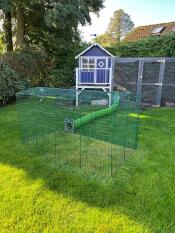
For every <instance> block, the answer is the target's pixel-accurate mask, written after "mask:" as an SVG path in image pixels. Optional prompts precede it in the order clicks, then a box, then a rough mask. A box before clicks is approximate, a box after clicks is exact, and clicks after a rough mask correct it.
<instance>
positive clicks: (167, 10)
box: [80, 0, 175, 41]
mask: <svg viewBox="0 0 175 233" xmlns="http://www.w3.org/2000/svg"><path fill="white" fill-rule="evenodd" d="M104 5H105V8H104V9H103V10H101V11H100V16H99V17H97V16H96V15H94V14H91V18H92V25H91V26H85V27H80V30H81V31H82V36H83V39H84V40H85V41H91V40H92V39H93V38H94V37H92V36H90V34H97V35H99V34H102V33H104V32H105V30H106V28H107V25H108V23H109V20H110V17H112V15H113V12H114V11H115V10H117V9H123V10H124V11H125V12H126V13H128V14H129V15H130V16H131V19H132V21H133V22H134V24H135V27H136V26H141V25H149V24H156V23H165V22H172V21H175V0H105V1H104Z"/></svg>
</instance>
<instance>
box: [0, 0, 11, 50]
mask: <svg viewBox="0 0 175 233" xmlns="http://www.w3.org/2000/svg"><path fill="white" fill-rule="evenodd" d="M0 10H1V11H2V12H0V13H1V17H3V19H4V24H3V28H4V33H5V44H6V50H7V51H13V40H12V13H11V11H12V5H11V1H10V0H0Z"/></svg>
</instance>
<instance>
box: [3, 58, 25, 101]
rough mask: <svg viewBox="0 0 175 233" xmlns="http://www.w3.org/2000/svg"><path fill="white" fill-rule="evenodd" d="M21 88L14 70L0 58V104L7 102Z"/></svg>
mask: <svg viewBox="0 0 175 233" xmlns="http://www.w3.org/2000/svg"><path fill="white" fill-rule="evenodd" d="M20 88H21V83H20V82H19V77H18V75H17V74H16V72H15V71H14V70H13V69H11V67H10V66H9V65H8V64H7V63H6V62H4V61H2V60H0V104H4V103H6V102H8V99H9V98H10V97H11V96H13V95H14V94H15V93H16V91H18V90H19V89H20Z"/></svg>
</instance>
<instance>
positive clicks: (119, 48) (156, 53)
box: [108, 33, 175, 57]
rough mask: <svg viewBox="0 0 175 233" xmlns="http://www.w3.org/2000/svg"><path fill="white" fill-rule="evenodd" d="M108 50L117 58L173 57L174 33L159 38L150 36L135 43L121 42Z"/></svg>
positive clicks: (174, 53) (174, 50)
mask: <svg viewBox="0 0 175 233" xmlns="http://www.w3.org/2000/svg"><path fill="white" fill-rule="evenodd" d="M108 49H109V51H111V52H112V53H113V54H114V55H115V56H119V57H173V56H175V33H170V34H168V35H165V36H161V37H157V36H150V37H148V38H145V39H143V40H139V41H135V42H121V43H118V44H116V45H115V46H113V47H110V48H108Z"/></svg>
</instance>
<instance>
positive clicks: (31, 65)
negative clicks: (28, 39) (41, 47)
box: [3, 47, 48, 86]
mask: <svg viewBox="0 0 175 233" xmlns="http://www.w3.org/2000/svg"><path fill="white" fill-rule="evenodd" d="M3 61H5V62H6V63H8V64H9V65H10V67H11V68H12V69H13V70H15V72H16V73H17V74H18V75H19V78H20V80H21V81H23V83H24V84H25V85H26V86H39V85H42V86H44V85H45V83H46V81H47V80H46V77H47V73H48V64H47V56H46V54H45V53H44V52H43V51H38V50H35V49H33V48H29V47H28V48H23V49H22V50H19V51H14V52H8V53H6V54H4V55H3Z"/></svg>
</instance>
